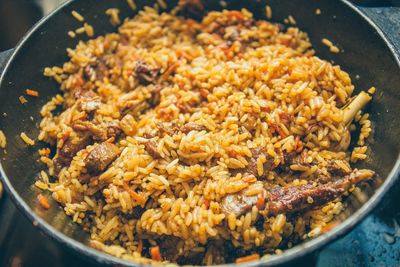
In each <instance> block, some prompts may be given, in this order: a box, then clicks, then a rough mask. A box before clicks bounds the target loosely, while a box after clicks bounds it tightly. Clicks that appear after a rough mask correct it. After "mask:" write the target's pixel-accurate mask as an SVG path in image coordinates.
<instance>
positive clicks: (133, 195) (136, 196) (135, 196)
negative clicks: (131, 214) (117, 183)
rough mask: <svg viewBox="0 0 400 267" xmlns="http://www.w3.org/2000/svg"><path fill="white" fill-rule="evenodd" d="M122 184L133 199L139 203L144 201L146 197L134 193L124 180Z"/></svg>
mask: <svg viewBox="0 0 400 267" xmlns="http://www.w3.org/2000/svg"><path fill="white" fill-rule="evenodd" d="M122 185H123V187H124V189H125V190H126V191H127V192H128V193H129V195H131V197H132V198H133V199H134V200H136V201H137V202H138V203H139V204H145V203H146V199H145V198H144V197H142V196H141V195H139V194H138V193H136V192H135V191H133V190H132V189H131V188H130V187H129V185H128V184H127V183H126V182H124V183H123V184H122Z"/></svg>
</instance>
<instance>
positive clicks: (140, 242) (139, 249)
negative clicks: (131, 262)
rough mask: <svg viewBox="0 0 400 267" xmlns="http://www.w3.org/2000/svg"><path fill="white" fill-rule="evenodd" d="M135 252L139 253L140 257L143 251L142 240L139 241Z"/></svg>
mask: <svg viewBox="0 0 400 267" xmlns="http://www.w3.org/2000/svg"><path fill="white" fill-rule="evenodd" d="M137 250H138V252H139V253H140V255H142V251H143V240H142V239H139V244H138V247H137Z"/></svg>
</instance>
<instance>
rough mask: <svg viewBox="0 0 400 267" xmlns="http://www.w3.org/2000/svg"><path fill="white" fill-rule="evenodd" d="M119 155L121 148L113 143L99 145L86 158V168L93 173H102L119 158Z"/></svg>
mask: <svg viewBox="0 0 400 267" xmlns="http://www.w3.org/2000/svg"><path fill="white" fill-rule="evenodd" d="M119 153H120V151H119V148H118V147H117V146H116V145H114V144H112V143H107V142H104V143H101V144H98V145H96V146H95V147H94V148H93V150H92V151H90V153H89V155H88V156H87V157H86V159H85V164H86V168H87V170H88V171H89V172H91V173H98V172H102V171H104V170H105V169H107V167H108V166H109V165H110V164H111V163H112V162H113V161H114V160H115V159H116V158H117V157H118V155H119Z"/></svg>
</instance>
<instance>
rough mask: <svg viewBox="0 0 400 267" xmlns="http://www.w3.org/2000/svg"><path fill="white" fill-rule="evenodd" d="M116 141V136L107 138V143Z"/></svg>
mask: <svg viewBox="0 0 400 267" xmlns="http://www.w3.org/2000/svg"><path fill="white" fill-rule="evenodd" d="M114 141H115V137H114V136H111V137H110V138H108V139H107V140H106V142H107V143H114Z"/></svg>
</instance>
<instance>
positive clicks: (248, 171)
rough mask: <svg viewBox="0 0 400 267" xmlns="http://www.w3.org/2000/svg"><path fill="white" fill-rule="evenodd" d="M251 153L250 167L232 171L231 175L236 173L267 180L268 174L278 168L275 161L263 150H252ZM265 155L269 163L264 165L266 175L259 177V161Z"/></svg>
mask: <svg viewBox="0 0 400 267" xmlns="http://www.w3.org/2000/svg"><path fill="white" fill-rule="evenodd" d="M250 151H251V157H250V158H247V162H248V165H247V166H246V167H245V168H243V169H232V170H231V173H232V174H236V173H242V174H252V175H254V176H255V177H257V178H265V175H266V173H267V172H268V171H271V170H273V169H274V168H275V167H276V166H275V165H274V159H273V158H271V157H268V156H267V155H266V152H265V150H264V149H263V148H259V147H256V148H252V149H251V150H250ZM263 154H264V155H266V159H267V161H266V162H265V163H264V173H263V174H261V175H258V169H257V159H258V158H259V157H260V156H261V155H263Z"/></svg>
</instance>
